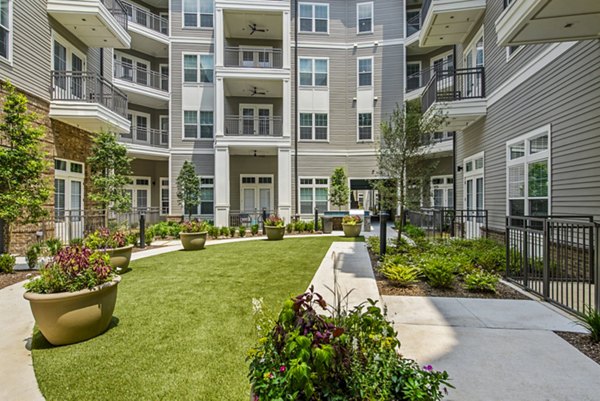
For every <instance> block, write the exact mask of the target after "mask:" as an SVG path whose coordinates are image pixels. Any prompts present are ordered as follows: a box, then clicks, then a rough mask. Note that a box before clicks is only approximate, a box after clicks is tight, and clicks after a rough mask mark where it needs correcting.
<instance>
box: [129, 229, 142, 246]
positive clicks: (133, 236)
mask: <svg viewBox="0 0 600 401" xmlns="http://www.w3.org/2000/svg"><path fill="white" fill-rule="evenodd" d="M125 240H126V241H127V243H128V244H130V245H135V246H137V245H138V243H139V241H140V232H139V231H138V230H129V231H127V233H126V234H125Z"/></svg>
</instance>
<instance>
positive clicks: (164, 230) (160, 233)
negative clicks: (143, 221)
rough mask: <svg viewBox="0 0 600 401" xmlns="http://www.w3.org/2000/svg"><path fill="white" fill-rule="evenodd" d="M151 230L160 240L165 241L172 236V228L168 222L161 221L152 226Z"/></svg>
mask: <svg viewBox="0 0 600 401" xmlns="http://www.w3.org/2000/svg"><path fill="white" fill-rule="evenodd" d="M150 228H152V230H153V231H154V234H155V235H156V236H157V237H159V238H160V239H165V238H167V237H168V236H169V235H171V227H170V226H169V224H168V223H167V222H166V221H161V222H160V223H156V224H154V225H152V226H151V227H150Z"/></svg>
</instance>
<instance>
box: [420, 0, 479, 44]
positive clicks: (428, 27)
mask: <svg viewBox="0 0 600 401" xmlns="http://www.w3.org/2000/svg"><path fill="white" fill-rule="evenodd" d="M485 4H486V0H425V1H424V2H423V8H422V9H421V35H420V37H419V46H421V47H436V46H448V45H457V44H459V43H462V42H464V41H465V39H466V38H467V36H468V35H469V33H470V32H471V31H472V30H473V28H475V24H476V23H477V21H478V20H479V19H480V18H481V16H482V15H483V13H484V11H485Z"/></svg>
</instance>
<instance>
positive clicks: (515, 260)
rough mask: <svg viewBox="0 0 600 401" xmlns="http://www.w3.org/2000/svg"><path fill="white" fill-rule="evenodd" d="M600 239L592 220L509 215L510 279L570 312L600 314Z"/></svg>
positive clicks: (508, 254)
mask: <svg viewBox="0 0 600 401" xmlns="http://www.w3.org/2000/svg"><path fill="white" fill-rule="evenodd" d="M599 234H600V225H598V223H594V222H593V218H592V217H591V216H549V217H516V216H508V217H507V218H506V276H507V278H508V279H509V280H510V281H512V282H514V283H516V284H518V285H519V286H521V287H523V288H525V289H527V290H529V291H531V292H533V293H535V294H538V295H540V296H542V297H543V298H544V299H545V300H546V301H548V302H551V303H554V304H556V305H558V306H560V307H562V308H564V309H566V310H569V311H571V312H575V313H577V314H582V313H584V312H585V311H586V309H587V308H590V307H591V308H596V309H600V289H599V288H598V285H597V284H598V280H599V279H600V277H599V274H598V268H597V260H598V251H599V249H598V235H599Z"/></svg>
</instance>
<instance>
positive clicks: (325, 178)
mask: <svg viewBox="0 0 600 401" xmlns="http://www.w3.org/2000/svg"><path fill="white" fill-rule="evenodd" d="M302 180H313V181H312V184H310V185H309V184H300V183H301V182H302ZM316 180H327V184H317V183H316ZM329 180H330V177H323V176H316V177H306V176H303V177H298V197H300V189H302V188H311V189H312V207H311V213H310V216H312V215H313V213H314V210H315V207H316V204H317V197H316V193H315V189H316V188H325V189H327V210H329V208H330V202H329V184H330V182H329ZM348 180H350V179H348ZM348 199H349V198H348ZM301 203H302V200H301V199H298V205H299V206H300V210H298V213H299V214H300V215H302V216H308V215H309V214H308V213H302V212H301V210H302V206H301ZM320 212H324V210H321V211H320Z"/></svg>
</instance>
